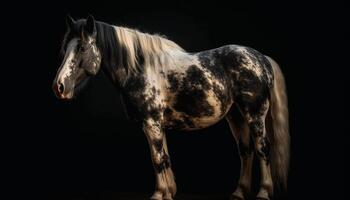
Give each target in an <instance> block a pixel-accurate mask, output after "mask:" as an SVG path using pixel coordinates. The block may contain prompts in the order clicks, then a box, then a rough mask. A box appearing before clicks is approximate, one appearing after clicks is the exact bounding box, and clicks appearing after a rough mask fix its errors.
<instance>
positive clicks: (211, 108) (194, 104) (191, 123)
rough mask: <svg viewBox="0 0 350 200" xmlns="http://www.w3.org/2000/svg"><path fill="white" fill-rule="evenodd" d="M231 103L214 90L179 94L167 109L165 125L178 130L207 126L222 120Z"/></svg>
mask: <svg viewBox="0 0 350 200" xmlns="http://www.w3.org/2000/svg"><path fill="white" fill-rule="evenodd" d="M231 105H232V102H231V101H229V100H225V99H220V97H219V96H218V95H217V94H215V93H214V92H213V91H202V93H200V92H199V93H197V94H196V93H185V94H178V95H177V96H176V100H175V101H174V102H173V103H172V104H169V106H168V107H167V108H166V110H165V115H164V116H165V118H164V119H165V126H166V128H167V129H176V130H196V129H202V128H206V127H209V126H211V125H213V124H215V123H217V122H218V121H220V120H221V119H222V118H223V117H224V116H225V115H226V113H227V112H228V110H229V108H230V107H231Z"/></svg>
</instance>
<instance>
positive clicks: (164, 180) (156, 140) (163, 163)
mask: <svg viewBox="0 0 350 200" xmlns="http://www.w3.org/2000/svg"><path fill="white" fill-rule="evenodd" d="M143 129H144V132H145V134H146V136H147V140H148V143H149V146H150V150H151V156H152V162H153V166H154V170H155V175H156V190H155V192H154V194H153V195H152V197H151V199H152V200H171V199H172V198H173V196H174V195H175V193H176V184H175V179H174V175H173V172H172V170H171V166H170V157H169V153H168V148H167V144H166V139H165V135H164V132H163V130H162V127H161V124H160V123H159V122H157V121H154V120H151V119H149V120H147V121H146V122H145V123H144V124H143Z"/></svg>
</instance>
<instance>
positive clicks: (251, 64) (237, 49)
mask: <svg viewBox="0 0 350 200" xmlns="http://www.w3.org/2000/svg"><path fill="white" fill-rule="evenodd" d="M198 58H199V60H200V61H201V64H202V65H203V66H204V67H205V68H207V69H209V70H210V71H212V73H213V74H215V75H216V77H217V79H222V82H225V85H226V87H227V88H228V89H229V90H230V91H231V92H232V97H233V100H234V101H235V102H236V103H238V104H258V103H259V102H262V101H264V100H266V99H268V98H269V95H270V89H271V88H272V83H273V71H272V66H271V64H270V62H269V60H268V59H267V58H266V57H265V56H264V55H263V54H262V53H260V52H258V51H256V50H254V49H252V48H249V47H245V46H239V45H226V46H223V47H220V48H217V49H213V50H208V51H203V52H200V53H198Z"/></svg>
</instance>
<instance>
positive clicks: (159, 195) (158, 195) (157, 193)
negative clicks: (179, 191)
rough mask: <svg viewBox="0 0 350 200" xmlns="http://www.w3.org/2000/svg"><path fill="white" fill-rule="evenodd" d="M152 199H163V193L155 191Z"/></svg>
mask: <svg viewBox="0 0 350 200" xmlns="http://www.w3.org/2000/svg"><path fill="white" fill-rule="evenodd" d="M150 200H163V194H162V193H161V192H155V193H154V194H153V195H152V196H151V198H150Z"/></svg>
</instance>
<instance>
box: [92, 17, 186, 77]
mask: <svg viewBox="0 0 350 200" xmlns="http://www.w3.org/2000/svg"><path fill="white" fill-rule="evenodd" d="M96 25H97V26H96V27H97V45H98V47H99V49H100V50H101V53H102V64H104V65H106V67H108V68H112V69H118V68H124V69H125V70H126V71H127V72H128V73H133V72H139V71H143V70H144V69H145V68H147V67H155V66H157V67H164V65H165V64H166V63H167V62H168V61H169V60H170V59H171V54H170V53H171V52H174V51H179V52H185V51H184V50H183V49H182V48H181V47H180V46H179V45H177V44H176V43H174V42H173V41H170V40H168V39H166V38H165V37H163V36H160V35H151V34H148V33H142V32H139V31H137V30H135V29H130V28H126V27H119V26H112V25H109V24H106V23H103V22H96Z"/></svg>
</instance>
